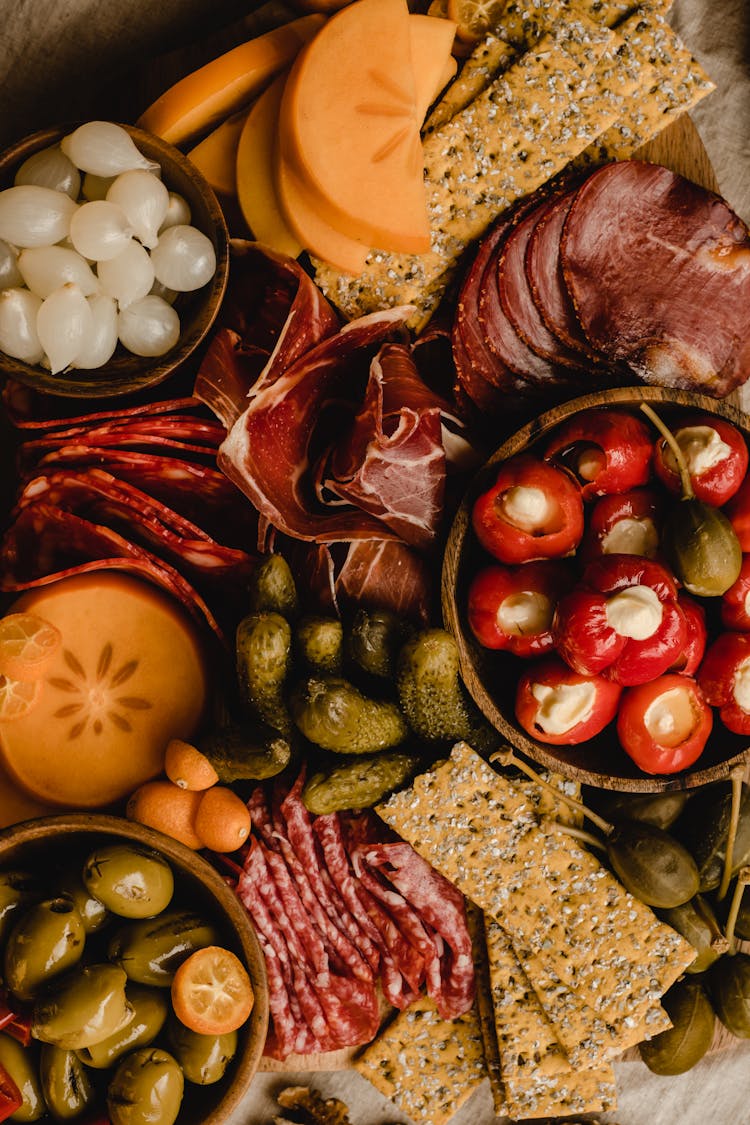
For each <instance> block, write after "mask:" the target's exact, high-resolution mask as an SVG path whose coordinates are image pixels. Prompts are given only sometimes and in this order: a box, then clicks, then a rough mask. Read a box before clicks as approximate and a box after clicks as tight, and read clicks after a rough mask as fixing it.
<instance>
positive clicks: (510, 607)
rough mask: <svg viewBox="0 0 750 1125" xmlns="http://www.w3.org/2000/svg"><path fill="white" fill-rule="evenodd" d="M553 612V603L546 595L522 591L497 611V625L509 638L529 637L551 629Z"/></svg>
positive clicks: (534, 591) (503, 603)
mask: <svg viewBox="0 0 750 1125" xmlns="http://www.w3.org/2000/svg"><path fill="white" fill-rule="evenodd" d="M553 612H554V607H553V605H552V602H551V601H550V600H549V598H548V597H547V596H546V595H545V594H541V593H539V591H538V590H522V591H521V592H519V593H518V594H510V596H509V597H507V598H504V599H503V601H502V602H501V603H500V607H499V609H498V611H497V623H498V626H499V628H500V630H501V631H502V632H503V633H505V634H506V635H507V636H509V637H527V636H530V635H533V634H534V633H543V632H544V631H545V630H546V629H549V627H550V625H551V624H552V615H553Z"/></svg>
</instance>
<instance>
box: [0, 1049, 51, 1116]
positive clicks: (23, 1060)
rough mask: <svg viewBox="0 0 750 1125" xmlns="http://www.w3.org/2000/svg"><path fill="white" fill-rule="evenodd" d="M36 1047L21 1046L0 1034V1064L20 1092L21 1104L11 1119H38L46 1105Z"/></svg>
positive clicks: (42, 1114)
mask: <svg viewBox="0 0 750 1125" xmlns="http://www.w3.org/2000/svg"><path fill="white" fill-rule="evenodd" d="M37 1056H38V1051H37V1049H36V1047H35V1046H34V1047H32V1046H29V1047H22V1046H21V1044H20V1043H19V1042H17V1040H15V1039H11V1037H10V1036H9V1035H4V1034H0V1066H4V1067H5V1069H6V1070H7V1072H8V1074H9V1075H10V1076H11V1078H12V1079H13V1081H14V1082H15V1084H16V1086H18V1089H19V1091H20V1093H21V1097H22V1098H23V1105H22V1106H21V1107H20V1109H17V1110H16V1112H15V1113H14V1114H13V1116H12V1120H13V1121H38V1120H39V1118H40V1117H43V1116H44V1113H45V1111H46V1108H47V1107H46V1105H45V1103H44V1095H43V1093H42V1086H41V1083H40V1081H39V1073H38V1067H37Z"/></svg>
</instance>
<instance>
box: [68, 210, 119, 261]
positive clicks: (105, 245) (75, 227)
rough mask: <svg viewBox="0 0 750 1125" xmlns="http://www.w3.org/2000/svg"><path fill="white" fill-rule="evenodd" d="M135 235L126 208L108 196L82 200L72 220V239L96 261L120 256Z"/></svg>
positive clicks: (80, 251) (86, 255)
mask: <svg viewBox="0 0 750 1125" xmlns="http://www.w3.org/2000/svg"><path fill="white" fill-rule="evenodd" d="M132 237H133V230H132V227H131V226H130V223H129V222H128V219H127V216H126V215H125V212H124V211H123V210H122V208H121V207H118V206H117V204H115V203H110V202H108V200H106V199H99V200H95V201H94V202H93V203H84V204H82V205H81V207H79V208H78V210H77V212H76V213H75V215H74V216H73V219H72V220H71V223H70V240H71V242H72V243H73V245H74V246H75V248H76V250H77V251H78V253H79V254H82V255H83V256H84V258H90V259H91V260H92V261H96V262H102V261H106V260H107V259H108V258H115V257H117V255H118V254H120V253H121V252H122V251H123V250H124V249H125V247H126V246H127V244H128V243H129V242H130V240H131V238H132Z"/></svg>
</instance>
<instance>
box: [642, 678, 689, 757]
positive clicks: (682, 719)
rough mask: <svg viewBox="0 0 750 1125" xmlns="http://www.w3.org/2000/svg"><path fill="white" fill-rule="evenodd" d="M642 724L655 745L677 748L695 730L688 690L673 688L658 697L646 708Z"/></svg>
mask: <svg viewBox="0 0 750 1125" xmlns="http://www.w3.org/2000/svg"><path fill="white" fill-rule="evenodd" d="M643 724H644V726H645V727H646V730H647V731H648V733H649V734H650V735H651V737H652V738H653V740H654V742H656V743H657V745H659V746H679V745H680V743H681V742H684V741H685V739H686V738H689V737H690V735H691V734H692V732H693V730H694V728H695V713H694V711H693V696H692V692H691V691H690V689H689V688H686V687H675V688H670V689H669V691H665V692H664V693H663V694H662V695H658V696H657V697H656V699H654V700H653V702H652V703H650V704H649V705H648V707H647V708H646V712H645V714H644V716H643Z"/></svg>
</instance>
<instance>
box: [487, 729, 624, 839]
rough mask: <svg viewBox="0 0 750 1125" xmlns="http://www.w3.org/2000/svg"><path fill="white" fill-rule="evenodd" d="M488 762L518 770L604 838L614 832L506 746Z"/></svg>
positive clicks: (605, 821) (594, 814) (611, 825)
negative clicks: (498, 763)
mask: <svg viewBox="0 0 750 1125" xmlns="http://www.w3.org/2000/svg"><path fill="white" fill-rule="evenodd" d="M490 761H491V762H500V764H501V765H503V766H515V767H516V769H518V770H520V771H521V773H525V774H526V776H527V777H528V778H530V779H531V780H532V781H535V782H536V783H537V785H541V787H542V789H546V790H547V791H548V792H549V793H551V794H552V796H553V797H555V798H557V800H559V801H564V803H565V804H566V805H567V806H568V808H571V809H573V810H574V811H575V812H579V813H582V814H583V816H585V817H586V819H587V820H590V821H591V823H592V824H595V825H596V827H597V828H598V829H599V831H600V832H603V833H604V835H605V836H611V835H612V833H613V832H614V830H615V826H614V824H610V823H609V821H608V820H605V819H604V817H602V816H599V814H598V813H595V812H594V811H593V810H592V809H590V808H588V806H587V805H584V804H583V802H582V801H577V800H576V799H575V797H569V796H568V794H567V793H563V792H562V790H560V789H557V788H556V787H555V786H554V785H550V783H549V782H548V781H545V779H544V778H543V777H541V776H540V775H539V774H538V773H537V772H536V770H535V769H533V767H532V766H530V765H529V764H528V762H525V761H524V760H523V759H522V758H519V757H517V756H516V755H515V754H514V753H513V751H512V750H511V748H510V746H506V747H505V748H504V749H503V750H498V751H496V753H494V754H492V755H490Z"/></svg>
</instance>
